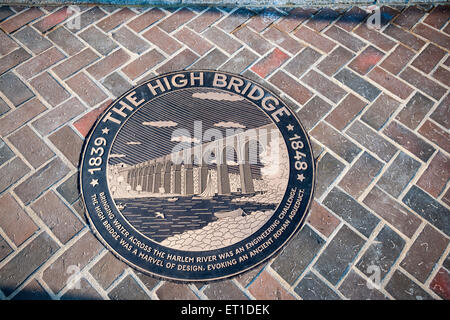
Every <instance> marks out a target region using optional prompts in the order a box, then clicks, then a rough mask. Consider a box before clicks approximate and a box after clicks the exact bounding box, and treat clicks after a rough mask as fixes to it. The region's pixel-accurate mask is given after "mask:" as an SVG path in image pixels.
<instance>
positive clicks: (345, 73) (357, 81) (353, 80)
mask: <svg viewBox="0 0 450 320" xmlns="http://www.w3.org/2000/svg"><path fill="white" fill-rule="evenodd" d="M334 77H335V78H336V79H337V80H339V81H340V82H342V83H343V84H345V85H346V86H347V87H349V88H350V89H352V90H353V91H355V92H356V93H358V94H360V95H361V96H363V97H364V98H366V99H367V100H369V101H373V100H375V98H376V97H377V96H378V95H379V94H380V92H381V91H380V89H378V88H377V87H375V86H373V85H372V84H370V83H369V82H367V81H366V80H364V79H363V78H361V77H360V76H358V75H357V74H356V73H354V72H352V71H350V70H348V69H342V70H341V71H340V72H339V73H338V74H336V75H335V76H334Z"/></svg>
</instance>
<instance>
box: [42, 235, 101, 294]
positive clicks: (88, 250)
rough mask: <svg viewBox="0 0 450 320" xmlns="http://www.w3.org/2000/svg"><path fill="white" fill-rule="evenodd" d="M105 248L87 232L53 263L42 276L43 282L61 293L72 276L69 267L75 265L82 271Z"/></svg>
mask: <svg viewBox="0 0 450 320" xmlns="http://www.w3.org/2000/svg"><path fill="white" fill-rule="evenodd" d="M102 248H103V246H102V245H101V244H100V242H99V241H98V240H97V239H96V238H95V237H94V236H93V235H92V233H90V232H86V233H85V234H84V235H83V236H82V237H81V238H80V239H78V240H77V241H76V242H75V243H74V244H73V245H72V246H71V247H70V248H69V249H67V250H66V251H65V252H64V253H63V254H62V255H61V256H60V257H58V259H56V261H55V262H53V263H52V264H51V265H50V266H49V267H48V268H47V269H45V270H44V273H43V275H42V278H43V280H44V281H45V282H46V283H47V285H48V286H49V287H50V289H52V291H53V292H55V293H57V292H59V291H60V290H61V289H62V288H63V287H64V286H66V284H67V279H68V278H69V277H70V276H71V275H72V274H71V273H70V272H68V269H67V268H69V266H71V265H75V266H77V267H79V268H80V269H82V268H84V267H85V266H86V264H87V263H88V262H89V261H90V260H91V259H92V258H94V257H95V256H96V255H97V254H98V253H99V252H100V251H101V250H102Z"/></svg>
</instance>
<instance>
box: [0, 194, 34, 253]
mask: <svg viewBox="0 0 450 320" xmlns="http://www.w3.org/2000/svg"><path fill="white" fill-rule="evenodd" d="M0 215H1V217H2V219H1V220H0V227H1V228H2V230H3V231H4V232H5V233H6V235H7V236H8V238H9V239H11V241H12V242H14V244H15V245H16V246H20V245H21V244H22V243H23V242H24V241H25V240H27V239H28V238H29V237H30V236H31V235H33V234H34V233H35V232H36V231H37V230H38V227H37V226H36V224H35V223H34V222H33V220H32V219H31V218H30V217H29V216H28V214H27V213H26V212H25V210H23V209H22V208H21V207H20V205H19V204H18V203H17V201H16V200H15V199H14V198H13V197H12V196H11V195H10V194H9V193H7V194H5V195H3V196H2V197H1V198H0Z"/></svg>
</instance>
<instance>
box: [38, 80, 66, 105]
mask: <svg viewBox="0 0 450 320" xmlns="http://www.w3.org/2000/svg"><path fill="white" fill-rule="evenodd" d="M30 84H31V85H32V86H33V87H34V88H35V89H36V91H37V92H39V94H40V95H41V96H42V97H43V98H44V99H45V100H46V101H47V102H48V103H50V104H51V105H52V106H54V107H55V106H57V105H58V104H60V103H61V102H63V101H64V100H66V99H68V98H69V97H70V93H69V92H67V90H66V89H64V88H63V87H62V86H61V85H60V84H59V83H58V81H56V80H55V79H54V78H53V77H52V76H51V75H50V74H49V73H48V72H43V73H42V74H41V75H39V76H37V77H35V78H33V80H31V81H30Z"/></svg>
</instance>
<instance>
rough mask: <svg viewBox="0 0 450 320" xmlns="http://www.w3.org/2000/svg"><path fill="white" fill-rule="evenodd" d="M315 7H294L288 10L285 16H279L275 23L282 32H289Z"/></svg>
mask: <svg viewBox="0 0 450 320" xmlns="http://www.w3.org/2000/svg"><path fill="white" fill-rule="evenodd" d="M316 11H317V9H313V8H306V9H304V8H294V9H292V10H291V11H289V14H288V15H287V16H286V17H283V18H281V19H280V20H279V21H277V22H276V23H275V24H276V26H277V28H278V29H280V30H282V31H284V32H288V33H289V32H291V31H293V30H294V29H296V28H297V27H298V26H299V25H300V24H301V23H302V22H303V21H305V20H307V19H309V18H310V17H311V16H312V15H313V14H314V13H315V12H316Z"/></svg>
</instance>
